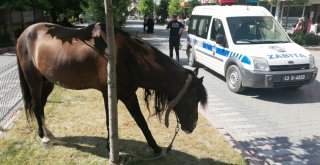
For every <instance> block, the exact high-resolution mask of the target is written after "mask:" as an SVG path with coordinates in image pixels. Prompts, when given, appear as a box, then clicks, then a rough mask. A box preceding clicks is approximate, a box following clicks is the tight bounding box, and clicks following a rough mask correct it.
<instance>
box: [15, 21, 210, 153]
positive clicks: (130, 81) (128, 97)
mask: <svg viewBox="0 0 320 165" xmlns="http://www.w3.org/2000/svg"><path fill="white" fill-rule="evenodd" d="M105 32H106V31H105V25H103V24H100V23H96V24H93V25H90V26H88V27H86V28H83V29H71V28H65V27H62V26H59V25H55V24H50V23H38V24H34V25H32V26H30V27H28V28H27V29H26V30H25V31H24V32H23V33H22V34H21V36H20V38H19V39H18V42H17V58H18V65H19V75H20V83H21V88H22V92H23V98H24V106H25V110H26V114H27V117H28V120H29V119H30V118H31V117H34V116H35V118H36V120H37V123H38V129H39V130H38V131H39V136H40V138H42V142H43V144H44V145H45V144H48V142H50V140H51V139H50V138H53V135H52V134H51V132H50V131H49V130H48V129H47V128H46V126H45V122H44V106H45V105H46V102H47V98H48V95H49V94H50V93H51V92H52V90H53V87H54V84H56V85H59V86H62V87H64V88H68V89H76V90H81V89H88V88H93V89H97V90H99V91H101V93H102V95H103V98H104V103H105V110H106V124H107V128H108V127H109V124H108V121H109V120H108V111H107V110H108V108H107V106H108V100H107V98H108V97H107V92H108V91H107V90H108V88H107V69H106V68H107V63H108V54H107V53H106V52H107V48H108V47H107V45H106V43H105V42H104V41H105V39H106V33H105ZM115 41H116V72H117V96H118V100H121V101H122V102H123V103H124V104H125V106H126V107H127V109H128V110H129V112H130V114H131V116H132V117H133V118H134V120H135V121H136V123H137V125H138V126H139V127H140V129H141V130H142V132H143V134H144V136H145V138H146V140H147V142H148V145H149V146H150V147H151V148H152V149H153V152H154V154H158V153H161V151H162V150H161V148H160V147H159V146H158V145H157V143H156V142H155V140H154V138H153V136H152V135H151V132H150V130H149V128H148V125H147V123H146V121H145V119H144V117H143V115H142V113H141V110H140V107H139V104H138V99H137V95H136V93H135V92H136V90H137V89H138V88H139V87H141V88H144V89H146V90H145V101H146V103H147V104H148V100H149V99H148V98H149V97H150V95H151V94H152V92H151V91H150V90H153V91H154V92H153V93H155V114H157V115H159V118H160V114H163V112H164V111H167V112H170V110H171V109H173V110H174V112H175V113H176V115H177V118H178V119H179V120H180V122H181V129H182V130H183V131H185V132H187V133H191V132H192V131H193V130H194V129H195V127H196V123H197V120H198V102H201V104H202V105H205V104H206V102H207V93H206V90H205V88H204V86H203V84H202V80H203V79H202V78H197V77H196V73H194V72H192V71H189V70H187V69H185V68H183V67H182V66H180V65H179V64H177V63H176V62H175V61H173V60H172V59H170V58H169V57H168V56H166V55H165V54H163V53H162V52H160V51H159V50H157V49H156V48H154V47H152V46H150V45H149V44H146V43H144V42H143V41H142V40H140V39H139V38H136V37H133V36H131V35H129V34H128V33H126V32H123V31H121V30H115ZM167 114H169V113H166V115H165V116H166V125H167V120H168V119H167V116H168V115H167ZM108 130H109V129H108ZM108 140H109V133H108ZM108 144H109V143H108Z"/></svg>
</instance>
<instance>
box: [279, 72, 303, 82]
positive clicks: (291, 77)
mask: <svg viewBox="0 0 320 165" xmlns="http://www.w3.org/2000/svg"><path fill="white" fill-rule="evenodd" d="M305 79H306V75H305V74H295V75H284V76H282V80H283V81H304V80H305Z"/></svg>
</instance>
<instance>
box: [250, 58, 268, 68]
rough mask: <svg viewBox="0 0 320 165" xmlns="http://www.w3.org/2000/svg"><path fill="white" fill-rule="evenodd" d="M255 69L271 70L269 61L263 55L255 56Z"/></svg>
mask: <svg viewBox="0 0 320 165" xmlns="http://www.w3.org/2000/svg"><path fill="white" fill-rule="evenodd" d="M252 59H253V65H254V70H256V71H270V67H269V64H268V61H267V60H266V59H264V58H261V57H253V58H252Z"/></svg>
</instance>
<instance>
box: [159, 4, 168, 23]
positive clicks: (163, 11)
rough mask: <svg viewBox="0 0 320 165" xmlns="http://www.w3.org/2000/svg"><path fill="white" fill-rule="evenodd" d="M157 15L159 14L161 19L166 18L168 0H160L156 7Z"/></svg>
mask: <svg viewBox="0 0 320 165" xmlns="http://www.w3.org/2000/svg"><path fill="white" fill-rule="evenodd" d="M157 15H160V16H161V19H163V20H164V19H166V18H168V0H161V1H160V4H159V6H158V7H157Z"/></svg>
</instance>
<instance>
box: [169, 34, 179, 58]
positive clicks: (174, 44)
mask: <svg viewBox="0 0 320 165" xmlns="http://www.w3.org/2000/svg"><path fill="white" fill-rule="evenodd" d="M179 43H180V37H179V36H170V38H169V50H170V57H171V58H173V48H174V49H175V51H176V59H177V61H178V62H179Z"/></svg>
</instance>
